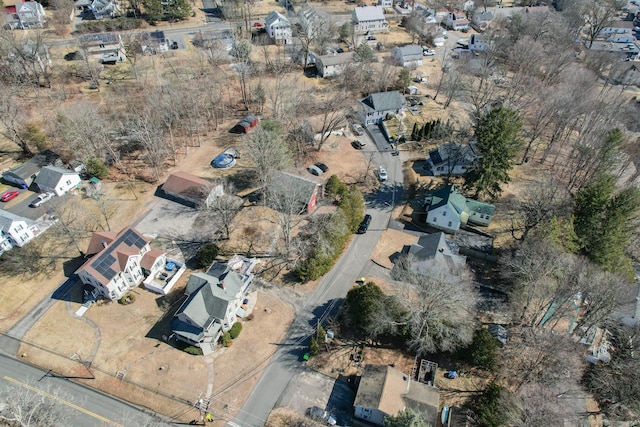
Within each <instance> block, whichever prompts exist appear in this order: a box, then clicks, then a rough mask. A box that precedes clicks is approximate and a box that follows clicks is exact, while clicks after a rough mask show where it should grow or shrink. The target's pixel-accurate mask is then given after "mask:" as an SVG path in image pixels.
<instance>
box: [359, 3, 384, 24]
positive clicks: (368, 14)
mask: <svg viewBox="0 0 640 427" xmlns="http://www.w3.org/2000/svg"><path fill="white" fill-rule="evenodd" d="M353 15H354V16H355V18H356V21H357V22H365V21H380V20H382V21H384V20H385V18H384V11H383V10H382V6H364V7H356V8H355V9H354V11H353Z"/></svg>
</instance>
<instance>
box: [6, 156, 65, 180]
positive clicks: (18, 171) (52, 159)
mask: <svg viewBox="0 0 640 427" xmlns="http://www.w3.org/2000/svg"><path fill="white" fill-rule="evenodd" d="M62 164H63V163H62V160H61V159H60V156H59V155H58V154H56V153H54V152H53V151H51V150H45V151H42V152H41V153H38V154H37V155H35V156H33V157H32V158H30V159H29V160H27V161H26V162H24V163H23V164H21V165H19V166H16V167H15V168H12V169H10V170H8V171H5V172H3V173H2V179H4V180H5V181H7V182H9V183H11V184H12V185H15V186H16V187H19V188H29V187H30V186H31V184H33V182H34V180H35V179H36V177H37V176H38V174H39V173H40V171H41V170H42V167H43V166H47V165H54V166H62Z"/></svg>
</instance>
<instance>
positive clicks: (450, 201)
mask: <svg viewBox="0 0 640 427" xmlns="http://www.w3.org/2000/svg"><path fill="white" fill-rule="evenodd" d="M425 210H426V212H427V218H426V223H427V224H428V225H430V226H431V227H434V228H437V229H439V230H442V231H444V232H445V233H450V234H455V233H456V231H458V230H459V229H460V227H461V226H463V225H466V224H467V223H470V224H476V225H482V226H487V225H489V224H490V223H491V220H492V219H493V214H494V213H495V206H493V205H491V204H489V203H483V202H478V201H477V200H473V199H467V198H466V197H464V196H463V195H462V194H460V192H459V191H458V190H457V189H456V187H455V186H454V185H448V186H446V187H443V188H441V189H439V190H435V191H432V192H430V193H429V194H428V195H427V197H426V199H425Z"/></svg>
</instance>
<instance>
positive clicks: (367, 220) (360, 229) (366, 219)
mask: <svg viewBox="0 0 640 427" xmlns="http://www.w3.org/2000/svg"><path fill="white" fill-rule="evenodd" d="M369 224H371V215H369V214H367V215H365V216H364V219H363V220H362V222H361V223H360V227H358V234H364V233H366V232H367V230H368V229H369Z"/></svg>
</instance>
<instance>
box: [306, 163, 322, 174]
mask: <svg viewBox="0 0 640 427" xmlns="http://www.w3.org/2000/svg"><path fill="white" fill-rule="evenodd" d="M307 171H309V173H310V174H311V175H315V176H320V175H322V169H320V168H319V167H317V166H316V165H311V166H309V167H308V168H307Z"/></svg>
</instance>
